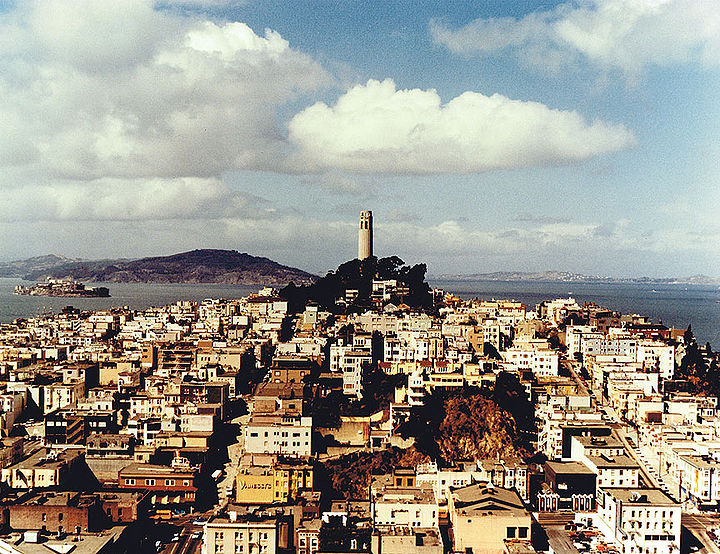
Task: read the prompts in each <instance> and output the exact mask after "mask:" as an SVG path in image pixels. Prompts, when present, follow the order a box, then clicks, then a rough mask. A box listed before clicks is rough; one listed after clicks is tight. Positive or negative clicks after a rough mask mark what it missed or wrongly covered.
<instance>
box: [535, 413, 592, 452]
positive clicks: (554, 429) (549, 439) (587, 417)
mask: <svg viewBox="0 0 720 554" xmlns="http://www.w3.org/2000/svg"><path fill="white" fill-rule="evenodd" d="M602 423H603V418H602V414H600V413H592V412H591V413H587V412H573V411H567V410H555V411H552V412H550V413H548V414H546V417H545V418H544V419H543V420H541V422H540V429H539V432H538V450H540V451H541V452H543V453H545V455H546V456H547V457H548V458H549V459H550V460H559V459H561V458H562V457H563V427H564V426H568V425H600V424H602Z"/></svg>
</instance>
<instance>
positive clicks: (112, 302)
mask: <svg viewBox="0 0 720 554" xmlns="http://www.w3.org/2000/svg"><path fill="white" fill-rule="evenodd" d="M428 282H429V283H430V285H431V286H433V287H440V288H443V289H444V290H445V291H447V292H452V293H454V294H456V295H457V296H459V297H461V298H464V299H469V298H481V299H484V300H492V299H495V300H517V301H519V302H523V303H524V304H525V305H526V306H527V308H528V309H533V308H534V306H535V305H536V304H538V303H539V302H541V301H543V300H552V299H554V298H567V297H568V296H572V297H573V298H575V300H576V301H577V302H578V303H579V304H582V303H584V302H595V303H597V304H599V305H601V306H603V307H606V308H609V309H613V310H618V311H620V312H622V313H637V314H642V315H647V316H649V317H650V318H651V319H652V321H654V322H662V323H664V324H665V325H667V326H669V327H675V328H680V329H685V328H687V326H688V325H692V328H693V332H694V333H695V337H696V338H697V340H698V342H700V343H701V344H704V343H705V342H710V344H711V345H712V346H713V347H715V349H717V348H720V287H718V286H717V285H679V284H657V283H647V284H646V283H585V282H557V281H543V282H539V281H448V280H442V281H440V280H429V281H428ZM18 284H22V285H30V284H32V283H28V282H27V281H22V280H19V279H11V278H0V322H4V323H6V322H10V321H13V320H14V319H16V318H19V317H24V318H29V317H37V316H39V315H42V314H43V313H58V312H59V311H60V310H61V309H62V308H63V307H64V306H68V305H72V306H75V307H77V308H80V309H83V310H102V309H107V308H110V307H112V306H128V307H129V308H132V309H145V308H148V307H150V306H164V305H167V304H172V303H175V302H177V301H178V300H193V301H196V302H199V301H202V300H204V299H206V298H228V299H231V298H242V297H244V296H247V295H248V294H250V293H252V292H257V290H259V289H260V287H259V286H247V285H221V284H165V283H86V285H87V286H89V287H90V286H105V287H108V288H109V289H110V294H111V297H110V298H54V297H43V296H20V295H17V294H13V289H14V287H15V285H18Z"/></svg>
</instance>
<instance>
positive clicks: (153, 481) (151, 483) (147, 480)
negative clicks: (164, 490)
mask: <svg viewBox="0 0 720 554" xmlns="http://www.w3.org/2000/svg"><path fill="white" fill-rule="evenodd" d="M145 484H146V485H150V486H152V485H154V484H155V479H145Z"/></svg>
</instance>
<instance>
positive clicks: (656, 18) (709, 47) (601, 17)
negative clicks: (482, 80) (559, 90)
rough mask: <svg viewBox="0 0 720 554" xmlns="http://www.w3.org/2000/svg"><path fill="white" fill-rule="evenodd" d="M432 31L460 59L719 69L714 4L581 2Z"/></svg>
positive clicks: (718, 19) (718, 17) (689, 0)
mask: <svg viewBox="0 0 720 554" xmlns="http://www.w3.org/2000/svg"><path fill="white" fill-rule="evenodd" d="M430 30H431V33H432V36H433V38H434V40H435V41H436V42H437V43H438V44H441V45H443V46H445V47H446V48H448V49H449V50H450V51H452V52H455V53H457V54H464V55H470V54H484V55H490V54H494V53H497V52H499V51H503V50H509V51H512V52H515V53H516V54H517V55H518V56H519V57H520V58H521V59H522V60H523V61H525V62H527V63H529V64H531V65H536V66H540V67H546V68H550V69H558V68H559V67H562V66H565V65H567V64H570V63H573V62H576V61H579V60H582V61H586V62H590V63H591V64H593V65H595V66H597V67H600V68H602V69H605V70H619V71H621V72H623V73H626V74H635V73H637V72H638V71H640V70H641V69H642V68H644V67H645V66H649V65H657V66H665V65H671V64H677V63H684V62H700V63H702V64H705V65H712V66H717V65H718V64H720V10H718V4H717V2H716V0H580V1H578V2H568V3H565V4H561V5H560V6H558V7H556V8H554V9H552V10H546V11H538V12H535V13H531V14H528V15H526V16H524V17H522V18H520V19H514V18H509V17H503V18H485V19H482V18H481V19H476V20H474V21H472V22H470V23H468V24H467V25H465V26H463V27H460V28H457V29H453V28H450V27H449V26H448V25H447V24H445V23H444V22H443V21H441V20H434V21H432V22H431V24H430Z"/></svg>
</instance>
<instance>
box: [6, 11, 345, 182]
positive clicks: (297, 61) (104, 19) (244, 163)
mask: <svg viewBox="0 0 720 554" xmlns="http://www.w3.org/2000/svg"><path fill="white" fill-rule="evenodd" d="M0 37H2V38H0V75H2V78H0V97H2V98H3V102H2V103H0V121H2V122H3V131H4V133H3V134H4V137H3V139H2V140H1V141H0V164H2V165H15V166H23V167H30V168H32V169H34V170H37V171H39V172H42V173H43V174H46V175H49V176H54V177H63V178H74V179H95V178H108V177H125V178H135V177H188V176H190V177H209V176H216V175H219V174H221V173H222V172H223V171H226V170H229V169H248V168H249V169H257V168H261V169H263V168H268V167H271V166H273V165H274V164H275V163H276V160H277V154H278V152H279V151H281V150H282V149H283V148H284V147H285V140H284V136H283V135H284V131H283V130H282V128H281V126H280V125H279V124H278V122H277V109H278V106H281V105H283V104H284V103H286V102H287V101H289V100H291V99H293V98H295V97H296V96H297V95H298V94H302V93H306V92H311V91H315V90H317V88H318V87H320V86H323V85H324V84H327V83H329V82H330V80H331V79H330V77H329V75H328V74H327V73H326V72H325V71H324V70H323V69H322V68H321V66H320V65H319V64H318V63H316V62H315V61H314V60H312V59H311V58H310V57H309V56H307V55H305V54H303V53H301V52H298V51H296V50H293V49H292V48H290V46H289V44H288V42H287V41H286V40H285V39H283V38H282V37H281V36H280V35H279V34H278V33H276V32H274V31H271V30H266V31H265V33H264V35H262V36H260V35H257V34H255V32H254V31H253V30H252V29H251V28H250V27H248V26H247V25H245V24H244V23H237V22H234V23H222V24H218V23H214V22H211V21H207V20H203V19H201V18H199V17H196V16H180V15H177V14H174V13H172V12H163V11H156V10H154V9H153V7H152V5H151V3H149V2H142V1H138V0H128V1H127V2H95V1H90V0H80V1H77V2H65V1H62V0H49V1H44V2H27V3H22V4H20V5H19V7H18V8H17V9H16V10H15V11H13V12H10V13H7V14H3V15H0Z"/></svg>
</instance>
